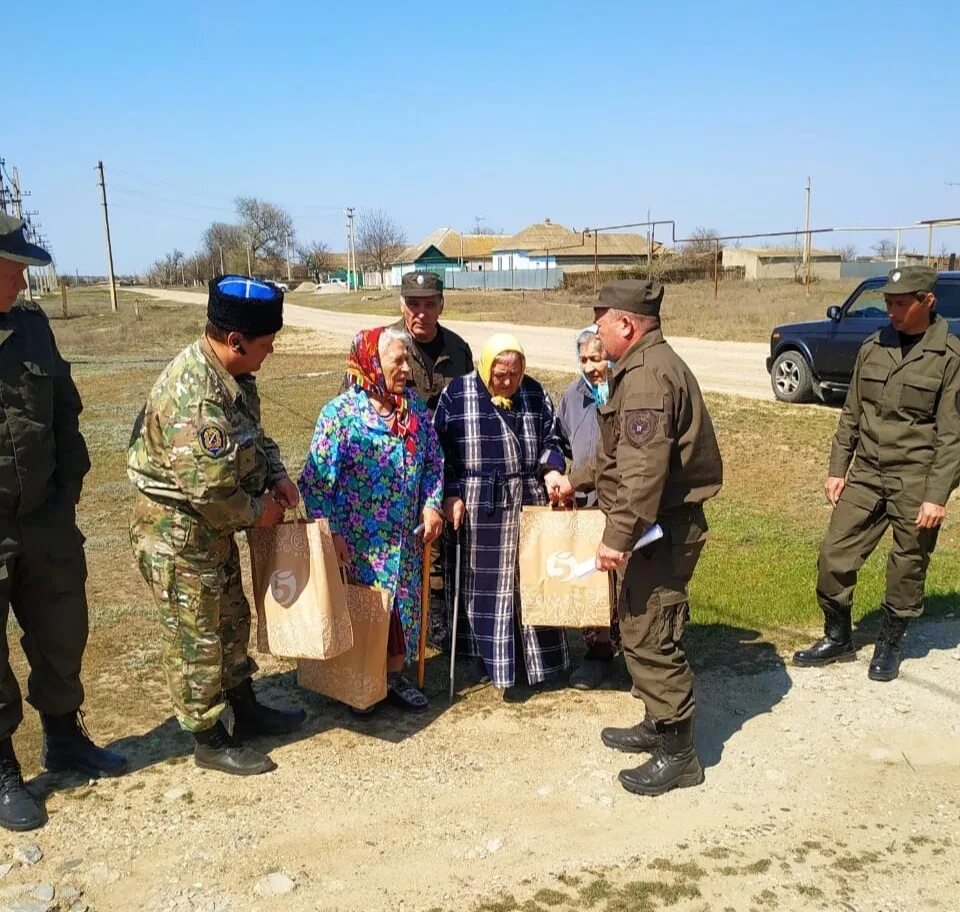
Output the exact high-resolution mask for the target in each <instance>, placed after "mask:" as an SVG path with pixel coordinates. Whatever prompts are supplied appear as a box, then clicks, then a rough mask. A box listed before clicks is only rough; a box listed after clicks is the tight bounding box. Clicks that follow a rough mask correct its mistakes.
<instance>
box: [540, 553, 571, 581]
mask: <svg viewBox="0 0 960 912" xmlns="http://www.w3.org/2000/svg"><path fill="white" fill-rule="evenodd" d="M576 567H577V559H576V558H575V557H574V556H573V555H572V554H571V553H570V552H569V551H553V552H552V553H550V554H548V555H547V576H549V577H550V578H551V579H556V580H557V582H559V583H569V582H570V580H572V579H573V578H574V573H575V571H576Z"/></svg>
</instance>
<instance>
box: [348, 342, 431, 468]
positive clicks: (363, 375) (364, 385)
mask: <svg viewBox="0 0 960 912" xmlns="http://www.w3.org/2000/svg"><path fill="white" fill-rule="evenodd" d="M383 329H384V328H383V327H382V326H378V327H377V328H376V329H362V330H361V331H360V332H358V333H357V334H356V336H354V338H353V345H351V346H350V354H349V355H348V356H347V381H348V382H349V383H351V384H352V385H353V386H354V387H355V388H356V389H361V390H363V391H364V392H365V393H372V394H373V395H375V396H379V397H381V398H383V399H386V400H387V401H388V402H392V403H393V414H392V415H391V416H389V417H387V418H386V419H385V420H386V421H387V426H388V427H389V428H390V433H392V434H396V435H397V436H398V437H401V438H403V441H404V445H405V446H406V448H407V449H408V450H409V451H410V452H411V453H412V452H413V451H414V449H415V447H416V435H417V428H418V426H419V421H418V420H417V416H416V415H415V414H414V412H413V411H412V410H411V408H410V402H409V399H408V398H407V393H406V392H404V393H401V394H399V395H398V394H396V393H391V392H390V391H388V390H387V381H386V379H385V378H384V376H383V366H382V365H381V364H380V351H379V345H380V334H381V333H382V332H383Z"/></svg>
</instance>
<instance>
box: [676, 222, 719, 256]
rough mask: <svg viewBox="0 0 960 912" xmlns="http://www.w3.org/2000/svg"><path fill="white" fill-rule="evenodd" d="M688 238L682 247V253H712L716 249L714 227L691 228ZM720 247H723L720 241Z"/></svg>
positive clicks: (715, 231)
mask: <svg viewBox="0 0 960 912" xmlns="http://www.w3.org/2000/svg"><path fill="white" fill-rule="evenodd" d="M690 238H691V239H690V240H689V241H687V243H686V246H685V247H684V253H713V252H714V251H715V250H716V249H717V230H716V228H704V227H702V226H699V227H697V228H694V229H693V231H692V232H691V234H690ZM720 247H721V249H722V248H723V244H722V243H721V244H720Z"/></svg>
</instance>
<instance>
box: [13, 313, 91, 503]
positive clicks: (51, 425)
mask: <svg viewBox="0 0 960 912" xmlns="http://www.w3.org/2000/svg"><path fill="white" fill-rule="evenodd" d="M81 411H83V404H82V402H81V401H80V394H79V393H78V392H77V387H76V386H75V385H74V382H73V378H72V377H71V376H70V365H69V364H68V363H67V362H66V361H64V360H63V358H61V357H60V352H59V351H58V350H57V343H56V341H55V340H54V337H53V332H52V331H51V329H50V323H49V322H48V320H47V317H46V315H45V314H44V313H43V311H42V310H40V308H39V307H38V306H36V305H35V304H17V305H15V306H14V307H13V309H12V310H11V311H10V312H9V313H7V314H0V510H2V511H4V512H10V513H17V514H20V515H23V514H26V513H30V512H31V511H32V510H35V509H37V508H38V507H40V506H42V505H43V504H44V503H46V502H47V501H48V500H49V499H50V498H51V497H52V496H53V495H54V494H60V495H62V496H63V498H64V499H65V501H66V502H68V503H71V504H73V503H76V502H77V501H78V500H79V499H80V490H81V488H82V487H83V476H84V475H86V474H87V472H88V471H89V470H90V459H89V457H88V455H87V445H86V443H85V442H84V439H83V435H82V434H81V433H80V422H79V418H80V412H81Z"/></svg>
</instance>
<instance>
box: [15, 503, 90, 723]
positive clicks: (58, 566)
mask: <svg viewBox="0 0 960 912" xmlns="http://www.w3.org/2000/svg"><path fill="white" fill-rule="evenodd" d="M74 516H75V514H74V508H73V505H72V504H66V503H59V502H56V503H52V502H50V503H47V504H45V505H44V506H43V507H41V508H40V509H39V510H36V511H34V512H33V513H31V514H30V515H29V516H26V517H16V516H12V515H9V514H3V513H0V620H2V623H3V637H2V638H0V738H6V737H9V736H10V735H11V734H13V732H14V731H15V730H16V728H17V726H18V725H19V724H20V722H21V721H22V720H23V703H22V700H21V696H20V686H19V685H18V684H17V679H16V678H15V677H14V675H13V671H12V670H11V668H10V650H9V646H8V643H7V623H8V618H9V616H10V609H11V608H12V609H13V614H14V616H15V617H16V619H17V622H18V623H19V624H20V627H21V629H22V630H23V636H22V637H21V639H20V643H21V645H22V646H23V651H24V653H25V654H26V657H27V661H28V662H29V663H30V677H29V678H28V681H27V700H28V701H29V702H30V704H31V705H32V706H33V707H35V708H36V709H37V710H39V711H40V712H42V713H49V714H51V715H63V714H65V713H69V712H73V711H74V710H76V709H79V708H80V706H81V705H82V703H83V685H82V684H81V683H80V665H81V661H82V659H83V650H84V649H85V647H86V645H87V633H88V622H87V596H86V592H85V590H84V584H85V583H86V579H87V563H86V559H85V557H84V553H83V536H82V535H81V534H80V530H79V529H78V528H77V526H76V522H75V519H74Z"/></svg>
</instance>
